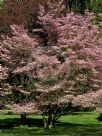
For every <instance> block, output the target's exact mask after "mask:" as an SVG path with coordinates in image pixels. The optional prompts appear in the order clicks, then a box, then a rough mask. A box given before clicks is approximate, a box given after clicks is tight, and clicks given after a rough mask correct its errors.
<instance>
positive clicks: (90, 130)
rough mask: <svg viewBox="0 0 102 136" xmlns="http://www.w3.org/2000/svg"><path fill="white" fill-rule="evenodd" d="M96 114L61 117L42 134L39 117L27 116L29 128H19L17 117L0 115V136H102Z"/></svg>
mask: <svg viewBox="0 0 102 136" xmlns="http://www.w3.org/2000/svg"><path fill="white" fill-rule="evenodd" d="M97 117H98V114H97V113H91V112H86V113H75V114H73V115H68V116H62V117H61V118H60V119H59V120H58V122H56V124H55V126H54V127H53V129H51V130H49V131H46V132H44V129H43V121H42V117H41V116H28V118H29V119H28V125H29V126H20V118H19V116H17V115H0V128H1V129H0V136H44V135H45V136H46V135H47V136H48V135H50V136H51V135H52V136H56V135H57V136H58V135H59V136H102V122H99V121H98V120H97Z"/></svg>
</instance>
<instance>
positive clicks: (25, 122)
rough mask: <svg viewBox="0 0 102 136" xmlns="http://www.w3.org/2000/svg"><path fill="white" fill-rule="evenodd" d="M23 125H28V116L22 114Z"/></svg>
mask: <svg viewBox="0 0 102 136" xmlns="http://www.w3.org/2000/svg"><path fill="white" fill-rule="evenodd" d="M21 125H27V117H26V114H21Z"/></svg>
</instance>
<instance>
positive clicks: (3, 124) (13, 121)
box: [0, 118, 43, 129]
mask: <svg viewBox="0 0 102 136" xmlns="http://www.w3.org/2000/svg"><path fill="white" fill-rule="evenodd" d="M20 125H21V123H20V118H7V119H0V129H10V128H13V127H19V126H20ZM26 125H28V126H29V127H34V126H37V127H42V126H43V120H42V119H34V118H27V124H26Z"/></svg>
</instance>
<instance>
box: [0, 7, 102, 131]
mask: <svg viewBox="0 0 102 136" xmlns="http://www.w3.org/2000/svg"><path fill="white" fill-rule="evenodd" d="M92 18H93V15H90V14H89V15H86V16H84V17H83V16H78V15H75V14H74V13H70V14H67V15H66V16H65V17H64V16H62V17H58V16H56V10H54V11H53V12H52V10H49V12H47V13H46V11H45V9H44V8H43V7H40V12H39V16H38V17H37V20H36V22H35V24H34V25H35V26H36V27H34V28H33V30H32V32H33V37H32V38H31V37H30V36H29V35H28V34H27V32H26V31H25V30H24V29H23V28H22V27H19V26H15V25H13V26H11V28H12V31H13V35H14V36H13V37H12V38H8V37H7V38H6V39H4V40H3V41H1V66H2V69H3V71H5V72H4V73H5V74H3V76H4V77H5V82H7V83H9V84H10V86H11V94H12V96H13V98H12V99H11V102H10V105H11V108H12V109H13V111H14V112H16V113H17V112H18V111H19V113H20V114H21V113H28V112H29V113H32V112H36V111H38V112H39V113H42V115H43V117H44V126H45V128H48V127H49V126H50V125H52V123H53V121H54V120H55V118H57V115H59V111H60V109H59V107H60V106H61V105H63V104H64V103H72V104H73V105H74V106H77V105H82V103H81V101H80V97H79V96H80V95H84V96H86V97H85V99H90V97H87V95H88V94H89V93H94V92H97V91H98V90H99V89H100V88H101V85H102V74H101V73H102V42H100V41H101V38H100V30H99V28H98V27H96V26H94V25H93V24H92V23H91V19H92ZM5 68H6V70H5ZM3 76H2V77H3ZM2 92H4V94H5V91H4V90H3V91H2ZM100 96H101V95H100ZM77 101H78V102H77ZM83 102H84V101H83ZM87 106H88V103H87ZM96 107H97V106H96ZM18 109H19V110H18ZM46 115H48V118H46Z"/></svg>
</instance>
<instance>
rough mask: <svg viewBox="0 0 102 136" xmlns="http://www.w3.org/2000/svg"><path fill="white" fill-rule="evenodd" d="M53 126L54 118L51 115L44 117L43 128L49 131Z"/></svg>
mask: <svg viewBox="0 0 102 136" xmlns="http://www.w3.org/2000/svg"><path fill="white" fill-rule="evenodd" d="M53 124H54V117H53V115H49V116H48V118H45V117H44V128H45V129H51V128H52V126H53Z"/></svg>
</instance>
